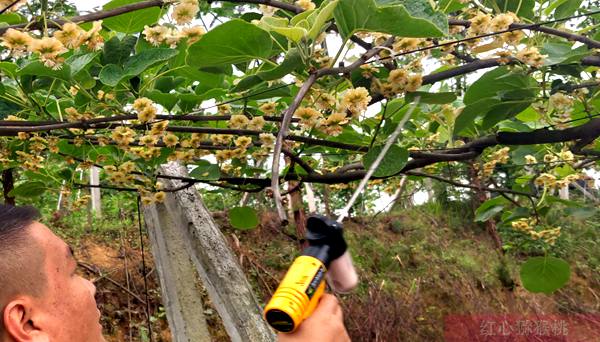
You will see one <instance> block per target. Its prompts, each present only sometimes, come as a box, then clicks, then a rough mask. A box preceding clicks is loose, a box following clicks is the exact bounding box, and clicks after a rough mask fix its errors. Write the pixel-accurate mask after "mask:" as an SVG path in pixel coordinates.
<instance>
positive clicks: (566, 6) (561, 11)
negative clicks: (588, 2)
mask: <svg viewBox="0 0 600 342" xmlns="http://www.w3.org/2000/svg"><path fill="white" fill-rule="evenodd" d="M582 2H583V1H582V0H567V1H565V2H564V3H563V4H561V5H560V6H558V8H557V9H556V11H555V12H554V17H555V18H566V17H569V16H571V15H573V13H575V11H577V10H578V9H579V7H580V6H581V3H582Z"/></svg>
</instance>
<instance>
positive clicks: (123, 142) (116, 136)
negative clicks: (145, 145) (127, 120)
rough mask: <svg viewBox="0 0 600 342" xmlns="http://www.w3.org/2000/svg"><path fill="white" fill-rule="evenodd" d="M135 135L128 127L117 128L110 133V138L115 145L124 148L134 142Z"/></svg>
mask: <svg viewBox="0 0 600 342" xmlns="http://www.w3.org/2000/svg"><path fill="white" fill-rule="evenodd" d="M135 136H136V133H135V131H134V130H132V129H131V128H129V127H125V126H119V127H117V128H115V129H114V130H113V131H112V134H111V137H112V139H113V140H114V141H115V142H116V143H117V145H119V146H121V147H124V146H129V145H130V144H131V143H133V142H134V141H135Z"/></svg>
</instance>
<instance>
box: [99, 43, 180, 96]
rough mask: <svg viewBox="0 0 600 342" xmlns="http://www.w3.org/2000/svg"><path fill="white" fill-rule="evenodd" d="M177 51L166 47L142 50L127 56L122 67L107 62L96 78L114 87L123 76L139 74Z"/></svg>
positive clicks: (172, 55) (129, 76) (167, 58)
mask: <svg viewBox="0 0 600 342" xmlns="http://www.w3.org/2000/svg"><path fill="white" fill-rule="evenodd" d="M178 53H179V51H177V50H173V49H166V48H155V49H148V50H143V51H141V52H140V53H138V54H136V55H134V56H131V57H129V59H127V61H126V62H125V65H124V67H123V68H121V67H120V66H119V65H116V64H108V65H106V66H105V67H104V68H102V70H101V71H100V74H99V75H98V78H99V79H100V82H102V83H104V84H106V85H108V86H111V87H114V86H116V85H117V84H119V82H120V81H121V80H123V79H125V78H131V77H133V76H136V75H139V74H141V73H142V72H144V71H145V70H146V69H148V68H150V67H151V66H153V65H155V64H157V63H160V62H164V61H166V60H169V59H170V58H172V57H174V56H175V55H177V54H178Z"/></svg>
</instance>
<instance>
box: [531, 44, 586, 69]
mask: <svg viewBox="0 0 600 342" xmlns="http://www.w3.org/2000/svg"><path fill="white" fill-rule="evenodd" d="M541 52H542V53H543V54H545V55H548V57H547V58H546V59H545V60H544V64H545V65H555V64H560V63H572V62H576V61H580V60H581V58H583V57H585V56H587V55H589V54H590V52H591V51H590V50H589V49H588V48H587V46H585V45H582V46H580V47H578V48H575V49H573V44H570V43H567V42H552V43H551V42H548V43H546V44H544V48H543V49H542V51H541Z"/></svg>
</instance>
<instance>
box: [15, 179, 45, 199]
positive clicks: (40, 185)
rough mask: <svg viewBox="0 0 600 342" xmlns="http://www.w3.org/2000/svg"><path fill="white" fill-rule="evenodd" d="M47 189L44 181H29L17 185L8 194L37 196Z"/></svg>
mask: <svg viewBox="0 0 600 342" xmlns="http://www.w3.org/2000/svg"><path fill="white" fill-rule="evenodd" d="M44 191H46V184H45V183H44V182H40V181H35V182H27V183H23V184H20V185H18V186H16V187H15V188H14V189H12V190H11V191H10V193H9V194H8V195H9V196H11V197H28V198H29V197H37V196H40V195H41V194H43V193H44Z"/></svg>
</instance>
